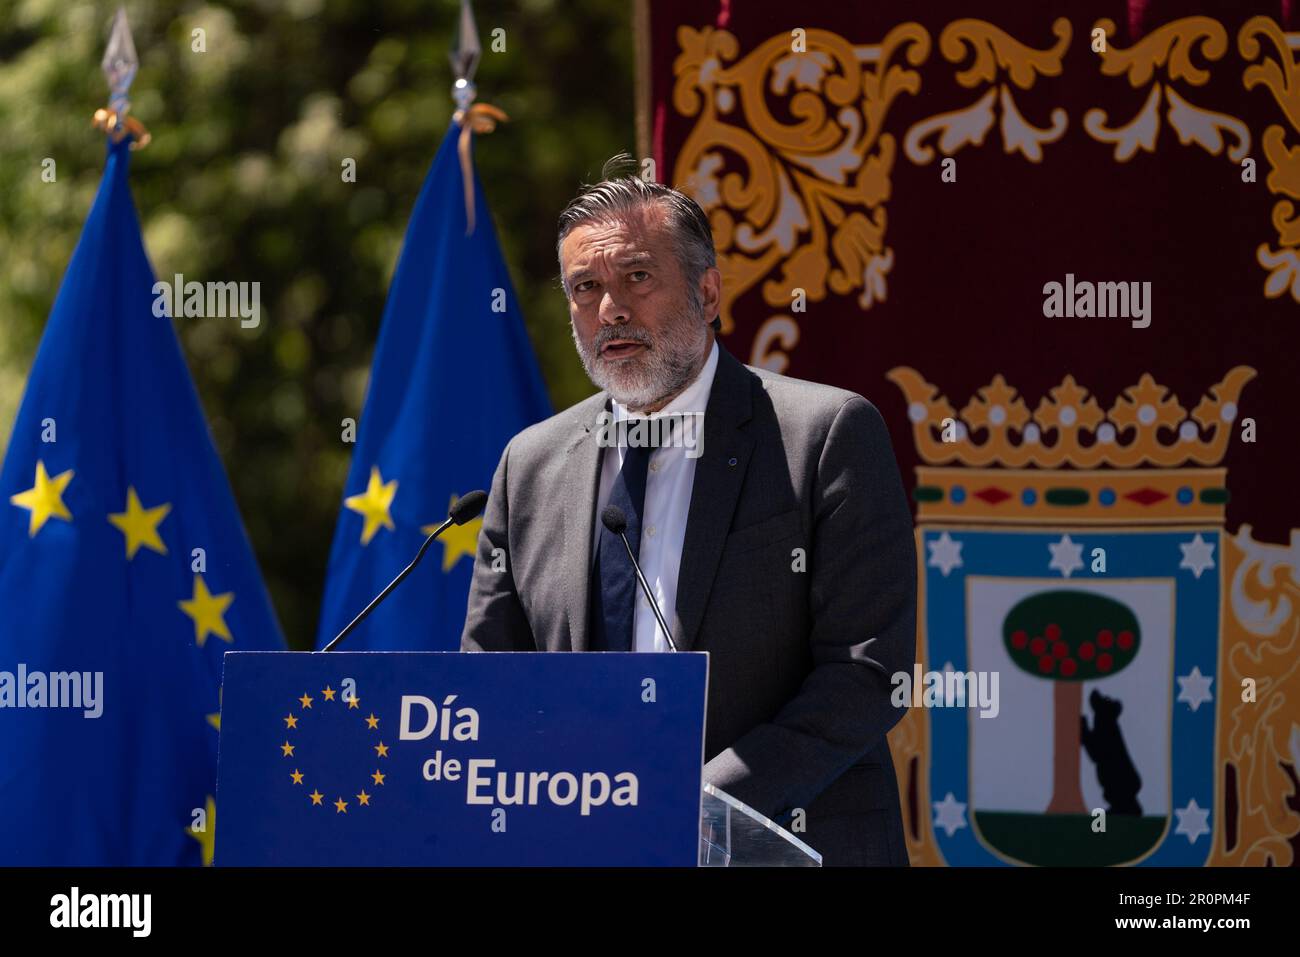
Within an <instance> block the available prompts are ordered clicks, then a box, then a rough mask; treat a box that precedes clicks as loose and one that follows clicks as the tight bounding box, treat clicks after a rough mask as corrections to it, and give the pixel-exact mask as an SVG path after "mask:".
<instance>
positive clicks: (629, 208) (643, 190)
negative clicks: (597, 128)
mask: <svg viewBox="0 0 1300 957" xmlns="http://www.w3.org/2000/svg"><path fill="white" fill-rule="evenodd" d="M635 171H636V160H635V159H633V158H632V157H631V156H630V155H628V154H627V153H619V154H618V155H617V156H614V157H612V158H611V159H610V160H609V161H608V162H607V163H606V164H605V166H604V168H603V169H602V170H601V171H600V182H598V183H591V184H586V185H584V186H583V187H582V189H581V190H580V191H579V192H578V195H577V196H575V197H574V198H573V199H572V200H570V201H569V205H568V206H566V207H564V212H562V213H560V229H559V237H558V238H557V239H556V241H555V257H556V259H559V258H560V247H561V246H562V245H563V244H564V240H565V237H567V236H568V235H569V233H571V232H573V230H574V229H575V228H577V227H578V226H581V225H583V224H585V223H593V222H608V221H610V220H611V219H621V218H622V217H624V216H626V215H628V214H629V213H633V212H636V211H637V210H640V209H643V208H644V207H646V206H650V205H652V204H657V205H659V206H661V207H662V208H663V209H664V210H665V211H666V212H667V214H668V228H669V229H670V230H671V231H672V233H673V235H674V236H675V237H676V240H677V241H676V243H674V248H675V249H676V250H677V259H678V262H679V263H680V264H681V268H682V273H683V274H684V275H685V277H686V286H687V290H688V292H689V295H690V297H691V301H692V303H693V304H695V305H697V306H698V304H699V284H700V277H701V276H703V275H704V273H705V271H706V270H708V269H713V268H715V267H716V266H717V265H718V257H717V253H716V252H715V251H714V248H713V230H712V229H711V228H710V227H709V218H708V217H707V216H706V215H704V210H702V209H700V205H699V203H697V202H695V200H693V199H691V197H689V196H687V195H686V194H685V193H683V192H681V191H680V190H676V189H673V188H672V187H671V186H665V185H664V184H663V183H656V182H654V181H652V180H644V179H642V178H641V177H640V176H637V175H636V172H635ZM560 284H561V285H562V286H563V287H564V291H565V293H566V294H567V293H568V292H569V288H568V284H567V283H566V282H565V280H564V276H563V275H561V276H560ZM720 325H721V323H720V322H719V321H718V320H716V319H715V320H714V322H713V327H714V329H717V328H718V327H719V326H720Z"/></svg>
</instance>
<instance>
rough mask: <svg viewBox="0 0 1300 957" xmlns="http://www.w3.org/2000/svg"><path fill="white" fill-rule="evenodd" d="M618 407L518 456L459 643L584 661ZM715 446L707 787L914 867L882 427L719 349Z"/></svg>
mask: <svg viewBox="0 0 1300 957" xmlns="http://www.w3.org/2000/svg"><path fill="white" fill-rule="evenodd" d="M606 402H607V396H606V395H605V393H603V392H602V393H598V394H596V395H594V396H592V397H591V398H589V399H587V400H585V401H583V402H579V403H578V404H577V405H575V406H573V407H572V408H569V409H567V410H566V411H564V412H561V413H559V414H558V415H555V416H552V417H551V418H550V419H547V420H546V421H545V422H540V423H538V424H537V425H534V426H532V427H530V428H528V429H525V430H524V431H523V432H520V433H519V434H518V435H517V436H515V437H514V439H512V440H511V442H510V444H509V445H508V446H507V447H506V450H505V453H504V454H503V455H502V457H501V463H500V465H499V466H498V467H497V471H496V476H495V477H494V479H493V481H492V491H491V493H490V495H489V497H488V504H487V511H486V513H485V515H484V519H483V531H482V533H481V535H480V537H479V543H478V557H477V560H476V563H475V567H474V580H473V585H472V587H471V590H470V596H469V608H468V614H467V617H466V620H465V631H464V634H463V636H462V638H461V647H462V649H463V650H466V651H535V650H540V651H585V650H587V647H588V637H587V636H588V598H589V594H590V584H591V583H590V575H589V573H588V569H589V568H590V567H591V543H592V533H593V529H594V523H595V521H596V516H595V503H596V489H597V481H598V476H599V469H600V461H601V457H600V455H599V452H600V448H599V445H598V443H597V440H596V428H597V422H596V417H597V415H598V413H599V412H600V411H601V410H602V409H604V408H605V407H606ZM703 435H704V445H703V454H702V455H701V456H700V458H699V459H698V460H697V461H696V463H695V485H694V489H693V491H692V495H691V503H690V510H689V512H688V517H687V526H686V540H685V544H684V546H683V549H682V557H681V569H680V576H679V580H678V591H677V608H676V611H677V614H678V616H679V617H680V620H681V625H680V629H679V632H678V633H677V634H675V635H674V636H673V637H674V639H675V640H676V642H677V645H678V647H679V648H681V649H682V650H691V651H707V652H709V654H710V660H709V700H708V708H707V723H706V729H705V748H704V753H705V759H706V762H707V763H706V764H705V768H704V777H705V780H706V781H709V782H711V783H713V784H714V785H715V786H717V787H720V788H722V789H723V790H724V791H727V792H728V793H730V794H732V795H734V796H735V797H737V798H739V799H740V800H741V801H744V802H745V803H746V804H749V805H750V806H752V807H754V808H756V809H757V810H759V811H761V812H763V813H764V814H767V815H768V816H769V817H771V818H772V819H773V820H776V821H778V822H779V823H782V824H786V825H787V826H788V825H789V823H791V822H792V821H793V822H794V823H795V824H796V825H797V824H798V822H799V817H800V816H798V815H797V814H796V812H797V811H798V810H800V809H802V811H803V812H804V813H803V815H802V818H803V820H804V822H805V825H806V830H805V831H804V832H803V833H802V834H800V835H799V836H800V837H802V838H803V839H804V840H805V841H807V842H808V843H809V844H810V845H811V846H813V847H814V848H816V849H817V850H818V851H820V852H821V853H822V855H823V858H824V861H825V863H826V864H832V865H833V864H906V863H907V850H906V846H905V844H904V840H903V830H902V819H901V815H900V813H899V797H898V785H897V781H896V779H895V775H894V766H893V762H892V760H891V758H890V754H889V745H888V743H887V742H886V740H885V733H886V732H887V731H888V730H889V729H890V728H891V727H893V726H894V724H895V723H897V722H898V720H899V719H900V718H901V717H902V715H903V712H902V710H901V709H899V708H895V707H894V706H893V705H891V703H890V692H891V690H892V689H891V686H890V676H891V675H893V674H894V673H895V672H897V671H906V672H910V671H911V668H912V662H913V660H914V652H915V640H916V548H915V543H914V539H913V532H912V519H911V513H910V510H909V508H908V504H907V498H906V496H905V494H904V492H903V486H902V482H901V481H900V479H899V474H898V466H897V464H896V462H895V461H894V455H893V451H892V449H891V447H890V443H889V434H888V432H887V431H886V428H885V424H884V421H883V420H882V419H881V417H880V414H879V413H878V412H877V411H876V408H875V406H873V405H872V404H871V403H870V402H868V401H867V400H866V399H864V398H862V397H861V396H859V395H856V394H854V393H852V392H846V391H844V390H842V389H835V388H831V387H830V386H825V385H818V384H815V383H811V382H804V381H801V380H799V379H791V378H787V377H785V376H781V375H775V374H773V373H770V372H767V371H764V370H759V369H752V368H750V367H748V366H745V365H742V364H741V363H740V362H739V361H738V360H737V359H736V358H734V357H733V356H732V355H730V354H729V353H728V352H727V351H726V350H725V349H722V348H721V344H719V356H718V368H717V372H716V374H715V376H714V381H713V388H712V391H711V392H710V394H709V402H708V406H707V408H706V411H705V416H704V428H703ZM496 548H501V549H504V550H505V555H506V556H507V561H506V564H507V566H508V570H507V571H506V572H499V571H493V570H492V551H493V549H496ZM796 549H800V550H802V551H801V552H796V551H795V550H796ZM800 555H802V556H804V560H803V563H802V565H801V564H800V562H799V556H800ZM667 617H669V618H670V619H671V617H672V616H671V614H668V615H667Z"/></svg>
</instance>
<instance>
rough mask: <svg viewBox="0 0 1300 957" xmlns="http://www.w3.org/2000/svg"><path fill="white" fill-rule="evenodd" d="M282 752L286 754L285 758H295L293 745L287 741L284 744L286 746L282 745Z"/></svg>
mask: <svg viewBox="0 0 1300 957" xmlns="http://www.w3.org/2000/svg"><path fill="white" fill-rule="evenodd" d="M280 750H281V751H283V752H284V756H285V757H286V758H291V757H293V745H292V744H290V743H289V742H288V741H286V742H284V744H282V745H280Z"/></svg>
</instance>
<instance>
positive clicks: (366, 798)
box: [357, 788, 370, 804]
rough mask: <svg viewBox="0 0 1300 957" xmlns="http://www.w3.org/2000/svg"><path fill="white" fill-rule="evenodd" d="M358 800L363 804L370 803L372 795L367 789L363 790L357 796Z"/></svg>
mask: <svg viewBox="0 0 1300 957" xmlns="http://www.w3.org/2000/svg"><path fill="white" fill-rule="evenodd" d="M357 800H358V801H359V802H360V803H362V804H369V803H370V795H369V794H367V793H366V790H365V788H362V789H361V793H360V794H358V795H357Z"/></svg>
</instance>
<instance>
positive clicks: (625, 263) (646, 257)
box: [564, 252, 655, 286]
mask: <svg viewBox="0 0 1300 957" xmlns="http://www.w3.org/2000/svg"><path fill="white" fill-rule="evenodd" d="M654 263H655V257H654V254H653V253H650V252H639V253H628V254H627V255H625V256H619V257H618V259H617V260H615V262H614V265H615V266H617V267H618V268H620V269H627V268H628V267H629V266H645V265H654ZM592 274H593V273H592V269H591V267H590V266H587V265H582V266H578V267H576V268H575V269H574V270H573V271H572V272H571V273H569V274H568V275H567V276H565V277H564V280H565V282H567V283H568V284H569V285H570V286H572V285H574V284H576V283H580V282H582V281H583V280H585V279H590V278H591V276H592Z"/></svg>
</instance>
